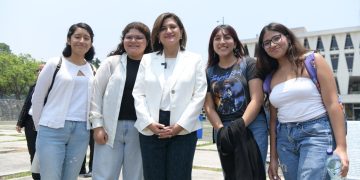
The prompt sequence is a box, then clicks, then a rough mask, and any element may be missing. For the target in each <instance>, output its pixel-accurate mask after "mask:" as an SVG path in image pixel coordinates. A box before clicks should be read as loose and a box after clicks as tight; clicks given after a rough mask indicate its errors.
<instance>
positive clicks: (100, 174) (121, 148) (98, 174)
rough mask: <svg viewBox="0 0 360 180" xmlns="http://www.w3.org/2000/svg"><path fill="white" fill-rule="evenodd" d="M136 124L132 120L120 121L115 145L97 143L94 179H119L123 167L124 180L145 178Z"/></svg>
mask: <svg viewBox="0 0 360 180" xmlns="http://www.w3.org/2000/svg"><path fill="white" fill-rule="evenodd" d="M134 124H135V121H131V120H121V121H119V122H118V124H117V128H116V134H115V139H114V146H113V147H110V146H109V145H107V144H104V145H101V144H97V143H95V153H94V163H93V176H92V178H93V179H94V180H117V179H119V175H120V172H121V168H122V170H123V179H124V180H130V179H131V180H142V179H143V170H142V159H141V151H140V143H139V132H138V131H137V129H136V128H135V127H134Z"/></svg>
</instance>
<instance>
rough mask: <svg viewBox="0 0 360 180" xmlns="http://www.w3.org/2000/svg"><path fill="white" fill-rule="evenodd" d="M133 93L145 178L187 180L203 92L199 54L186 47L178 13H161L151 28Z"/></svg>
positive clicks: (194, 145)
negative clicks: (148, 46)
mask: <svg viewBox="0 0 360 180" xmlns="http://www.w3.org/2000/svg"><path fill="white" fill-rule="evenodd" d="M151 40H152V45H153V48H154V51H155V52H153V53H150V54H146V55H144V56H143V58H142V60H141V63H140V67H139V72H138V75H137V78H136V82H135V86H134V90H133V96H134V99H135V108H136V115H137V118H138V119H137V121H136V123H135V127H136V128H137V129H138V131H139V132H140V147H141V155H142V159H143V167H144V178H145V180H170V179H171V180H190V179H191V170H192V164H193V159H194V153H195V147H196V142H197V135H196V131H197V130H198V129H200V128H201V124H200V121H199V120H198V117H199V114H200V113H201V109H202V107H203V104H204V98H205V93H206V78H205V69H204V68H203V63H202V60H201V56H200V55H198V54H194V53H191V52H189V51H186V50H185V46H186V40H187V36H186V31H185V28H184V25H183V24H182V22H181V20H180V18H179V17H178V16H177V15H175V14H173V13H163V14H161V15H160V16H158V17H157V19H156V20H155V23H154V26H153V30H152V33H151Z"/></svg>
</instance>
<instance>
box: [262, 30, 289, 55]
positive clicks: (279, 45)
mask: <svg viewBox="0 0 360 180" xmlns="http://www.w3.org/2000/svg"><path fill="white" fill-rule="evenodd" d="M262 46H263V48H264V50H265V52H266V53H267V54H268V55H269V56H270V57H272V58H274V59H279V58H282V57H283V56H285V55H286V52H287V50H288V48H289V42H288V38H287V37H286V36H284V35H283V34H281V33H280V32H277V31H266V32H265V34H264V38H263V43H262Z"/></svg>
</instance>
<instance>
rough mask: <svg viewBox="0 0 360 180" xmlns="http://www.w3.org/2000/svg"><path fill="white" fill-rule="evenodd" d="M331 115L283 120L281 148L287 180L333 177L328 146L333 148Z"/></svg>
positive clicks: (280, 153) (279, 130)
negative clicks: (328, 172) (292, 121)
mask: <svg viewBox="0 0 360 180" xmlns="http://www.w3.org/2000/svg"><path fill="white" fill-rule="evenodd" d="M333 144H334V143H333V136H332V130H331V126H330V122H329V118H328V116H327V115H324V116H323V117H319V118H315V119H312V120H309V121H306V122H299V123H284V124H279V126H278V128H277V144H276V145H277V152H278V155H279V159H280V167H281V169H282V171H283V173H284V177H285V179H286V180H297V179H305V180H306V179H317V180H325V179H329V176H328V175H327V171H326V167H325V162H326V158H327V154H326V150H327V149H328V148H333Z"/></svg>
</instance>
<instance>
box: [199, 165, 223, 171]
mask: <svg viewBox="0 0 360 180" xmlns="http://www.w3.org/2000/svg"><path fill="white" fill-rule="evenodd" d="M193 169H200V170H206V171H216V172H222V169H221V168H213V167H202V166H193Z"/></svg>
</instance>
